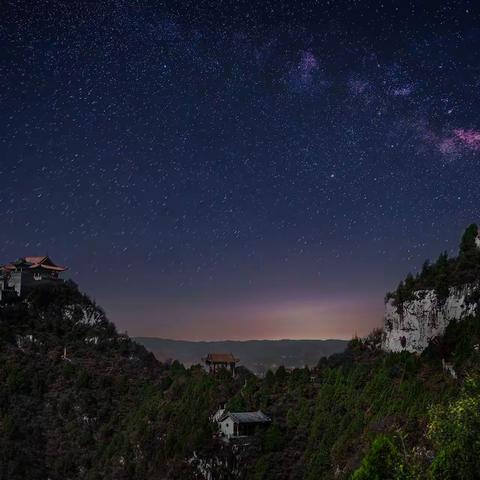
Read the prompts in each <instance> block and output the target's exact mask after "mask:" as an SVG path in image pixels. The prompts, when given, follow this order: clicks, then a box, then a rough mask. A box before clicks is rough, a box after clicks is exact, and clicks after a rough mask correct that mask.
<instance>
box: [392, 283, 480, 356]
mask: <svg viewBox="0 0 480 480" xmlns="http://www.w3.org/2000/svg"><path fill="white" fill-rule="evenodd" d="M478 288H479V287H472V286H465V287H463V288H450V290H449V295H448V296H447V298H446V299H441V298H439V297H438V295H437V294H436V293H435V291H433V290H422V291H417V292H414V294H413V296H414V299H413V300H411V301H406V302H403V303H402V304H401V305H394V302H393V300H389V301H388V302H387V303H386V305H385V322H384V338H383V348H384V350H386V351H390V352H401V351H408V352H417V353H421V352H422V351H423V350H425V348H426V347H427V346H428V344H429V342H430V340H432V339H433V338H435V337H437V336H439V335H442V334H443V333H444V332H445V329H446V328H447V325H448V324H449V323H450V322H451V321H452V320H462V319H463V318H465V317H466V316H468V315H471V314H473V313H475V311H476V308H477V303H476V302H474V301H472V298H473V295H472V294H473V293H474V292H476V291H478Z"/></svg>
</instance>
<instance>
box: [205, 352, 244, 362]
mask: <svg viewBox="0 0 480 480" xmlns="http://www.w3.org/2000/svg"><path fill="white" fill-rule="evenodd" d="M204 361H205V362H206V363H237V362H238V361H239V359H238V358H235V357H234V356H233V355H232V354H231V353H209V354H208V355H207V356H206V357H205V358H204Z"/></svg>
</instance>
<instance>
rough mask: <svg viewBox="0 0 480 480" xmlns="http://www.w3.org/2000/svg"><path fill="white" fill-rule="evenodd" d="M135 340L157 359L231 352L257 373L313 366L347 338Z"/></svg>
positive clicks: (191, 359) (187, 361)
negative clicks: (283, 367)
mask: <svg viewBox="0 0 480 480" xmlns="http://www.w3.org/2000/svg"><path fill="white" fill-rule="evenodd" d="M135 340H136V341H137V342H138V343H140V344H142V345H143V346H144V347H145V348H146V349H147V350H150V351H151V352H152V353H153V354H154V355H155V357H156V358H157V359H158V360H160V361H166V360H169V359H171V360H178V361H179V362H181V363H183V364H184V365H186V366H190V365H193V364H196V363H201V361H202V357H204V356H205V355H206V354H207V353H209V352H231V353H232V354H233V355H235V356H236V357H238V358H239V359H240V365H243V366H245V367H247V368H248V369H249V370H251V371H252V372H254V373H256V374H260V375H261V374H263V373H264V372H265V371H267V370H268V369H269V368H273V369H274V368H276V367H278V366H280V365H284V366H285V367H287V368H289V367H290V368H295V367H304V366H305V365H308V366H314V365H316V364H317V363H318V361H319V360H320V358H322V357H328V356H330V355H332V354H334V353H341V352H343V351H344V350H345V348H346V347H347V343H348V341H347V340H336V339H328V340H242V341H237V340H224V341H198V342H197V341H188V340H170V339H165V338H155V337H137V338H135Z"/></svg>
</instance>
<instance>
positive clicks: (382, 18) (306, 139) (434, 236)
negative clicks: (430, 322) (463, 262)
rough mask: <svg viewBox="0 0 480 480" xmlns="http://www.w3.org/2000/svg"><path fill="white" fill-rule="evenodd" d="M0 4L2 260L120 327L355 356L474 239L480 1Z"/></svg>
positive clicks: (479, 180) (479, 175)
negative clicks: (397, 295) (394, 293)
mask: <svg viewBox="0 0 480 480" xmlns="http://www.w3.org/2000/svg"><path fill="white" fill-rule="evenodd" d="M258 3H259V4H258V5H257V4H255V5H254V2H221V3H217V2H203V1H196V2H186V1H183V2H166V3H157V2H151V3H149V2H131V1H99V2H75V1H72V2H70V1H69V2H66V1H45V2H37V1H35V2H28V1H8V0H6V1H4V2H2V4H1V7H0V8H1V20H0V21H1V24H0V42H1V50H0V107H1V108H0V120H1V123H0V125H1V127H0V145H1V157H0V178H1V180H2V189H1V190H0V222H1V223H0V226H1V229H0V259H1V260H3V261H9V260H12V259H15V258H17V257H19V256H22V255H37V254H44V253H47V252H48V253H49V254H50V255H51V256H52V258H53V259H54V261H57V262H58V263H60V264H66V265H68V266H69V267H70V270H69V275H70V276H71V277H72V278H73V279H74V280H75V281H77V282H78V283H79V284H80V286H81V288H82V289H84V290H85V291H87V292H88V293H90V294H91V295H93V296H94V297H95V298H96V299H97V300H98V301H99V303H100V304H102V305H104V306H105V307H106V308H107V313H108V314H109V315H110V317H111V318H112V320H114V321H115V322H116V323H117V324H118V325H119V327H120V328H121V329H127V330H128V331H129V332H130V333H133V334H139V335H140V334H141V335H158V336H166V337H176V338H227V337H232V338H252V337H260V338H279V337H294V338H301V337H310V338H312V337H325V336H341V337H346V338H348V337H349V336H350V335H352V334H353V333H354V332H355V331H358V332H359V333H366V332H367V331H368V330H369V329H371V328H372V327H373V326H375V325H377V324H379V323H380V321H381V311H382V301H383V295H384V293H385V291H386V290H387V289H389V288H392V287H393V286H394V285H395V283H396V282H397V281H398V280H399V279H400V278H401V277H402V276H403V275H405V273H406V272H408V271H410V270H411V271H415V269H417V268H418V267H419V265H421V263H422V262H423V260H424V259H425V258H434V257H436V256H437V255H438V254H439V253H440V252H441V251H442V250H448V251H449V252H453V251H455V249H456V245H457V240H458V237H459V235H460V234H461V231H462V229H463V228H464V227H465V225H467V224H468V223H471V222H472V221H479V220H480V219H479V217H480V215H479V208H478V207H479V205H480V203H479V201H480V189H479V188H478V186H479V185H480V166H479V161H480V114H479V112H480V49H479V48H478V45H479V43H480V23H479V16H478V7H476V6H475V2H457V1H456V2H438V4H436V5H435V6H432V7H425V6H422V5H420V3H421V2H412V3H409V2H405V1H402V2H388V5H383V6H382V5H381V4H380V3H376V2H351V1H348V2H342V1H335V2H323V3H322V2H319V3H313V2H312V3H310V2H301V1H300V2H258Z"/></svg>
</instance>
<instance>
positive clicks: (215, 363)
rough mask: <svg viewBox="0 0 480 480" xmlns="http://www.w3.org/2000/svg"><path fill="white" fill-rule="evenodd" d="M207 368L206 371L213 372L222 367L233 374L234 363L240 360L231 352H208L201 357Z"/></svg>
mask: <svg viewBox="0 0 480 480" xmlns="http://www.w3.org/2000/svg"><path fill="white" fill-rule="evenodd" d="M202 360H203V361H204V362H205V365H206V366H207V368H208V372H209V373H212V374H215V373H217V372H219V371H220V370H222V369H226V370H230V372H231V374H232V375H235V365H236V364H237V363H238V362H239V361H240V360H239V359H238V358H235V357H234V356H233V355H232V354H231V353H209V354H208V355H207V356H206V357H205V358H203V359H202Z"/></svg>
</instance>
